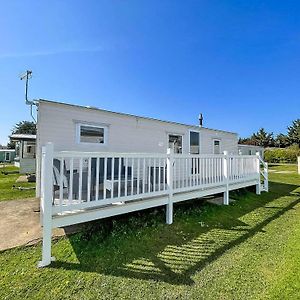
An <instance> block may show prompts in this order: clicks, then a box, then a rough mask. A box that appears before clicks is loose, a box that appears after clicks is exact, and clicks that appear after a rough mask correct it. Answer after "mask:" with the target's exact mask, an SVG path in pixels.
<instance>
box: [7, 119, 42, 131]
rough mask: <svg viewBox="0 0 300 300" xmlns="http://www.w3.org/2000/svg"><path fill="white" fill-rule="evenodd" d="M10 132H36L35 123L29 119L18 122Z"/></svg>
mask: <svg viewBox="0 0 300 300" xmlns="http://www.w3.org/2000/svg"><path fill="white" fill-rule="evenodd" d="M11 133H12V134H36V124H35V123H34V122H30V121H21V122H18V123H17V124H16V125H15V126H14V127H13V129H12V131H11Z"/></svg>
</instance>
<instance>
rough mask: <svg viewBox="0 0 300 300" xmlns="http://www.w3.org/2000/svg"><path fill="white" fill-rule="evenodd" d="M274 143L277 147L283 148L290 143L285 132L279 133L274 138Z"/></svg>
mask: <svg viewBox="0 0 300 300" xmlns="http://www.w3.org/2000/svg"><path fill="white" fill-rule="evenodd" d="M275 145H276V146H277V147H279V148H285V147H288V146H289V145H290V142H289V139H288V137H287V136H286V135H285V134H283V133H279V134H278V135H277V136H276V138H275Z"/></svg>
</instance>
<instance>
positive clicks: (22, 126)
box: [7, 121, 36, 149]
mask: <svg viewBox="0 0 300 300" xmlns="http://www.w3.org/2000/svg"><path fill="white" fill-rule="evenodd" d="M11 134H36V124H35V123H34V122H31V121H21V122H18V123H16V125H15V126H14V127H13V129H12V130H11ZM7 147H8V148H10V149H14V148H15V142H12V141H11V140H10V141H9V142H8V143H7Z"/></svg>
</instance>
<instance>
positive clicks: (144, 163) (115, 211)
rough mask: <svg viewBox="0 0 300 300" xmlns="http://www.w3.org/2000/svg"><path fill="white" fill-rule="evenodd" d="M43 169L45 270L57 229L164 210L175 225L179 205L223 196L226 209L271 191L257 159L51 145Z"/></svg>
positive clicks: (47, 148) (44, 157) (45, 148)
mask: <svg viewBox="0 0 300 300" xmlns="http://www.w3.org/2000/svg"><path fill="white" fill-rule="evenodd" d="M261 164H263V166H264V170H263V172H261V170H260V165H261ZM41 166H42V176H41V178H42V180H41V195H42V196H41V217H42V225H43V257H42V261H41V262H40V264H39V265H40V266H46V265H49V264H50V262H51V229H52V228H56V227H63V226H67V225H72V224H76V223H82V222H87V221H91V220H95V219H101V218H106V217H110V216H114V215H119V214H124V213H128V212H132V211H137V210H142V209H146V208H151V207H156V206H162V205H166V222H167V223H168V224H171V223H172V222H173V204H174V203H176V202H180V201H186V200H190V199H195V198H201V197H204V196H207V195H213V194H219V193H223V194H224V204H225V205H227V204H229V191H230V190H235V189H239V188H243V187H247V186H252V185H256V191H257V193H258V194H259V193H260V192H261V191H262V190H265V191H267V190H268V170H267V165H266V164H265V163H264V162H263V161H262V160H261V158H260V157H259V156H258V155H256V156H254V155H251V156H248V155H243V156H241V155H240V156H236V155H235V156H232V155H228V154H227V153H224V154H223V155H184V154H173V153H172V152H171V151H170V150H169V152H168V153H167V154H153V153H152V154H144V153H143V154H141V153H98V152H97V153H96V152H64V151H62V152H54V151H53V145H52V144H47V146H46V147H44V148H43V153H42V162H41ZM261 175H262V176H263V179H264V181H263V184H262V183H261Z"/></svg>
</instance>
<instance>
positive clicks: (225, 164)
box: [223, 151, 229, 205]
mask: <svg viewBox="0 0 300 300" xmlns="http://www.w3.org/2000/svg"><path fill="white" fill-rule="evenodd" d="M223 172H224V179H225V182H226V185H225V186H226V188H225V192H224V195H223V204H224V205H229V163H228V151H224V158H223Z"/></svg>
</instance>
